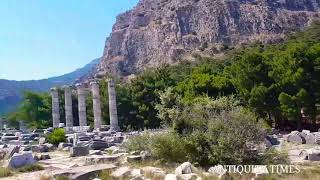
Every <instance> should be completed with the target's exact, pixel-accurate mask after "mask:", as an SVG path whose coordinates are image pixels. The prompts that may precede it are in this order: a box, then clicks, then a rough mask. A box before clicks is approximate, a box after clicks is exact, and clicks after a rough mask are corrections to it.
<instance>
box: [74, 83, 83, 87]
mask: <svg viewBox="0 0 320 180" xmlns="http://www.w3.org/2000/svg"><path fill="white" fill-rule="evenodd" d="M75 86H76V87H77V88H84V87H85V84H83V83H77V84H76V85H75Z"/></svg>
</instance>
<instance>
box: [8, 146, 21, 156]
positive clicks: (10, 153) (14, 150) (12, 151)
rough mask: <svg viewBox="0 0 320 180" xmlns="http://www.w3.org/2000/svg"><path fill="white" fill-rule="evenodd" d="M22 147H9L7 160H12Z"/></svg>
mask: <svg viewBox="0 0 320 180" xmlns="http://www.w3.org/2000/svg"><path fill="white" fill-rule="evenodd" d="M19 151H20V146H15V145H11V146H9V150H8V153H7V155H6V159H9V158H11V157H12V156H13V155H14V154H15V153H19Z"/></svg>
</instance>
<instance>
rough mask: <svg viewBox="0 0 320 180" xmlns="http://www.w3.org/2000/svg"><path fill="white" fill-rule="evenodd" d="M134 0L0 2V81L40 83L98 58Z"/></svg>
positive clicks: (18, 0)
mask: <svg viewBox="0 0 320 180" xmlns="http://www.w3.org/2000/svg"><path fill="white" fill-rule="evenodd" d="M137 2H138V0H0V79H10V80H29V79H42V78H47V77H51V76H56V75H61V74H64V73H68V72H71V71H73V70H75V69H77V68H79V67H82V66H83V65H85V64H87V63H88V62H90V61H91V60H93V59H95V58H97V57H100V56H101V55H102V52H103V48H104V42H105V38H106V37H107V36H108V35H109V34H110V32H111V30H112V25H113V24H114V22H115V18H116V16H117V15H118V14H119V13H121V12H124V11H126V10H129V9H131V8H132V7H134V6H135V5H136V4H137Z"/></svg>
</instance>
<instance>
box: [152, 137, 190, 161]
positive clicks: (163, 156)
mask: <svg viewBox="0 0 320 180" xmlns="http://www.w3.org/2000/svg"><path fill="white" fill-rule="evenodd" d="M151 140H152V141H151V142H150V153H151V154H152V155H153V156H154V157H155V158H156V159H158V160H160V161H163V162H185V161H187V157H186V154H187V152H186V149H185V144H186V143H185V140H184V138H181V137H180V136H179V135H178V134H176V133H171V132H166V133H160V134H156V135H154V136H152V138H151Z"/></svg>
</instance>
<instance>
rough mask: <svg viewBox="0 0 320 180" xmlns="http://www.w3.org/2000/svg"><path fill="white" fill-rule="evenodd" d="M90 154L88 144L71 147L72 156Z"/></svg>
mask: <svg viewBox="0 0 320 180" xmlns="http://www.w3.org/2000/svg"><path fill="white" fill-rule="evenodd" d="M88 154H89V147H88V146H76V147H71V149H70V156H71V157H79V156H87V155H88Z"/></svg>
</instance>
